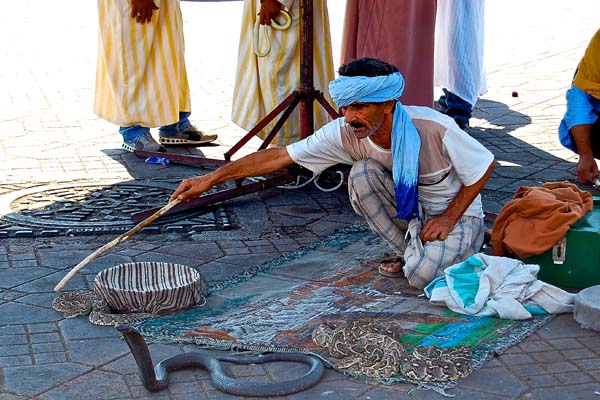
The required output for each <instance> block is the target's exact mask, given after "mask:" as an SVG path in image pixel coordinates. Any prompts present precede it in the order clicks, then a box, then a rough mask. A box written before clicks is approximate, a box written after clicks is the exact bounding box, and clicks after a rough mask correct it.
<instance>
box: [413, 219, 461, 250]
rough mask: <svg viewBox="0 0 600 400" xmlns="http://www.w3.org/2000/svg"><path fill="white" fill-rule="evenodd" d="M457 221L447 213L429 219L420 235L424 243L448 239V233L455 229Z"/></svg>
mask: <svg viewBox="0 0 600 400" xmlns="http://www.w3.org/2000/svg"><path fill="white" fill-rule="evenodd" d="M454 225H456V221H454V222H453V221H452V219H451V218H450V217H448V216H445V215H438V216H437V217H433V218H431V219H430V220H428V221H427V223H426V224H425V226H424V227H423V229H421V233H420V234H419V237H420V238H421V241H422V242H423V243H425V242H434V241H436V240H446V238H447V237H448V234H449V233H450V232H451V231H452V229H454Z"/></svg>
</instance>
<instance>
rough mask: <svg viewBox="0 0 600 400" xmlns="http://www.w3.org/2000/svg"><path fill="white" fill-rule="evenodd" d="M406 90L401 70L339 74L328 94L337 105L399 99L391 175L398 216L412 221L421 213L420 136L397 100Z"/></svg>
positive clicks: (395, 118) (394, 119)
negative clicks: (350, 74)
mask: <svg viewBox="0 0 600 400" xmlns="http://www.w3.org/2000/svg"><path fill="white" fill-rule="evenodd" d="M403 91H404V78H403V77H402V75H401V74H400V73H399V72H395V73H393V74H390V75H384V76H375V77H367V76H340V77H339V78H338V79H335V80H333V81H331V82H330V83H329V93H330V94H331V97H332V98H333V101H335V103H336V104H337V105H338V107H345V106H348V105H350V104H352V103H356V102H364V103H380V102H384V101H388V100H396V107H395V108H394V116H393V123H392V149H391V150H392V158H393V167H392V175H393V177H394V189H395V195H396V216H397V217H398V218H399V219H404V220H411V219H413V218H416V217H418V216H419V201H418V180H419V150H420V148H421V138H420V136H419V132H418V131H417V128H416V127H415V125H414V124H413V122H412V120H411V119H410V117H409V116H408V114H407V113H406V110H405V109H404V107H403V106H402V104H401V103H400V101H399V100H398V99H399V97H400V96H401V95H402V92H403Z"/></svg>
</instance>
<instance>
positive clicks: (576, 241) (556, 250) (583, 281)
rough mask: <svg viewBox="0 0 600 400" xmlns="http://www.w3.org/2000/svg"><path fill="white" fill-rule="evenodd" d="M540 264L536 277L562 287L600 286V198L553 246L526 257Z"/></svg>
mask: <svg viewBox="0 0 600 400" xmlns="http://www.w3.org/2000/svg"><path fill="white" fill-rule="evenodd" d="M523 262H525V263H526V264H539V265H540V272H539V274H538V279H540V280H542V281H544V282H548V283H550V284H553V285H556V286H561V287H564V288H575V289H583V288H587V287H590V286H594V285H600V197H594V209H593V210H592V212H589V213H587V214H585V216H584V217H583V218H581V219H580V220H579V221H577V222H576V223H575V224H573V226H571V229H569V231H568V232H567V235H566V236H565V237H564V239H563V240H561V241H560V242H559V243H557V244H556V245H555V246H554V247H553V248H552V249H550V250H548V251H546V252H545V253H543V254H540V255H537V256H532V257H528V258H526V259H524V260H523Z"/></svg>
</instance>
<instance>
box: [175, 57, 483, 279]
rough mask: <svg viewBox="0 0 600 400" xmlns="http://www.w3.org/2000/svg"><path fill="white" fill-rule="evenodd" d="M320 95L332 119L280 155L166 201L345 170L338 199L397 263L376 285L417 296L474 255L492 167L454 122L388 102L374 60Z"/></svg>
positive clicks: (386, 77) (252, 161)
mask: <svg viewBox="0 0 600 400" xmlns="http://www.w3.org/2000/svg"><path fill="white" fill-rule="evenodd" d="M339 73H340V77H339V78H338V79H336V80H334V81H332V82H331V83H330V84H329V91H330V94H331V96H332V98H333V99H334V101H335V103H336V104H337V105H338V107H340V109H341V112H342V115H343V117H342V118H338V119H336V120H334V121H332V122H330V123H328V124H327V125H325V126H323V127H322V128H321V129H319V130H317V131H316V132H315V133H314V134H313V135H311V136H309V137H307V138H306V139H304V140H301V141H299V142H296V143H292V144H290V145H288V146H287V147H285V148H271V149H267V150H263V151H259V152H256V153H253V154H250V155H247V156H245V157H243V158H241V159H239V160H236V161H234V162H231V163H229V164H226V165H225V166H223V167H221V168H219V169H217V170H215V171H213V172H211V173H208V174H206V175H202V176H197V177H194V178H190V179H184V180H183V181H182V182H181V184H180V185H179V187H178V188H177V190H176V191H175V192H174V193H173V195H172V197H171V199H175V198H179V199H181V200H183V201H186V200H190V199H193V198H196V197H198V196H200V195H201V194H202V193H204V192H206V191H207V190H209V189H210V188H211V187H213V186H214V185H217V184H220V183H224V182H227V181H230V180H234V179H238V178H245V177H250V176H259V175H263V174H267V173H270V172H274V171H277V170H280V169H283V168H285V167H287V166H289V165H291V164H293V163H297V164H299V165H301V166H303V167H305V168H308V169H309V170H311V171H313V172H315V173H318V172H321V171H323V170H325V169H326V168H328V167H330V166H332V165H335V164H338V163H343V164H349V165H352V169H351V170H350V175H349V179H348V191H349V194H350V201H351V203H352V207H353V208H354V210H355V211H356V212H357V213H358V214H360V215H362V216H363V217H364V218H365V219H366V221H367V223H368V224H369V227H370V228H371V230H372V231H373V232H374V233H375V234H377V235H378V236H379V237H381V238H382V239H383V240H384V241H385V242H386V243H387V244H388V245H389V246H390V247H391V248H392V250H393V251H394V252H395V253H396V254H397V257H392V258H390V259H388V260H386V261H385V262H382V263H381V265H380V266H379V272H380V273H381V274H383V275H386V276H390V277H396V276H402V275H404V276H406V278H407V279H408V281H409V283H410V284H411V285H412V286H415V287H417V288H423V287H425V286H426V285H427V284H428V283H429V282H431V281H432V280H433V279H434V278H436V277H437V276H439V275H441V274H442V273H443V270H444V268H446V267H447V266H450V265H452V264H455V263H457V262H460V261H462V260H464V259H466V258H468V257H469V256H471V255H473V254H475V253H477V252H478V251H479V249H480V248H481V245H482V243H483V235H484V231H485V226H484V223H483V210H482V205H481V197H480V195H479V193H480V192H481V190H482V189H483V187H484V185H485V183H486V181H487V180H488V178H489V176H490V174H491V173H492V170H493V167H494V163H493V161H494V157H493V155H492V153H490V152H489V151H488V150H487V149H486V148H485V147H483V146H482V145H481V144H480V143H479V142H477V141H476V140H475V139H473V138H472V137H470V136H469V135H468V134H467V133H465V132H464V131H463V130H461V129H460V128H459V127H458V126H457V125H456V123H455V122H454V120H452V119H451V118H450V117H447V116H445V115H443V114H441V113H438V112H437V111H435V110H433V109H431V108H427V107H409V106H408V107H405V106H403V105H402V104H401V103H400V102H399V101H398V99H399V98H400V95H401V94H402V91H403V90H404V79H403V78H402V75H401V74H400V73H399V72H398V70H397V68H396V67H394V66H393V65H391V64H387V63H385V62H383V61H381V60H378V59H373V58H361V59H357V60H353V61H350V62H348V63H347V64H344V65H342V66H341V67H340V70H339Z"/></svg>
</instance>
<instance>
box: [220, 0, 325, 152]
mask: <svg viewBox="0 0 600 400" xmlns="http://www.w3.org/2000/svg"><path fill="white" fill-rule="evenodd" d="M279 2H280V3H282V4H283V5H284V6H285V8H286V9H287V10H289V11H290V14H291V15H292V26H291V27H290V28H289V29H287V30H285V31H279V30H275V29H272V28H270V27H269V28H266V29H265V28H263V27H261V28H260V34H261V37H262V35H264V34H265V32H266V31H268V34H269V36H270V40H271V52H270V53H269V54H268V55H267V56H266V57H257V56H256V55H255V54H254V50H253V47H252V37H253V29H254V21H255V20H256V18H258V15H257V13H258V12H259V11H260V0H245V1H244V14H243V19H242V31H241V34H240V45H239V51H238V66H237V73H236V80H235V87H234V94H233V104H232V114H231V119H232V121H233V122H235V123H236V124H238V125H239V126H240V127H242V128H243V129H246V130H250V129H252V128H253V127H254V126H255V125H256V123H257V122H259V121H260V120H261V119H262V118H263V117H264V116H265V115H267V114H268V113H270V112H271V111H272V110H273V109H274V108H275V107H277V105H279V103H281V101H283V100H284V99H285V98H286V97H287V96H288V95H289V94H290V93H291V92H292V91H294V90H295V89H297V88H298V87H299V84H300V67H299V64H300V48H299V36H300V27H299V25H300V24H299V0H279ZM313 15H314V18H313V36H314V51H313V52H314V86H315V89H317V90H320V91H322V92H323V93H324V94H325V97H326V99H327V100H328V101H330V102H331V100H330V98H329V95H328V91H327V86H328V84H329V81H331V80H332V79H333V78H334V71H333V61H332V55H331V36H330V33H329V16H328V13H327V0H314V4H313ZM280 22H283V19H282V20H281V21H280ZM261 43H262V39H261ZM314 109H315V128H319V127H321V126H322V125H324V124H326V123H327V122H329V121H330V118H329V117H328V114H327V113H326V112H325V110H323V108H322V107H321V106H320V105H319V104H318V103H317V102H315V103H314ZM277 120H278V118H275V120H274V121H273V122H271V124H269V125H268V126H267V127H266V128H264V129H263V130H262V131H261V132H260V133H259V135H258V136H260V137H261V138H263V139H264V138H265V137H266V135H267V134H268V133H269V132H270V131H271V128H272V127H273V125H274V124H275V123H276V121H277ZM299 139H300V115H299V107H296V109H295V110H294V112H293V113H292V115H291V116H290V118H289V119H288V120H287V122H286V123H285V124H284V126H283V127H282V129H281V130H280V131H279V133H278V134H277V136H276V137H275V139H274V140H273V142H272V143H274V144H277V145H280V146H283V145H287V144H289V143H293V142H296V141H298V140H299Z"/></svg>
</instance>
